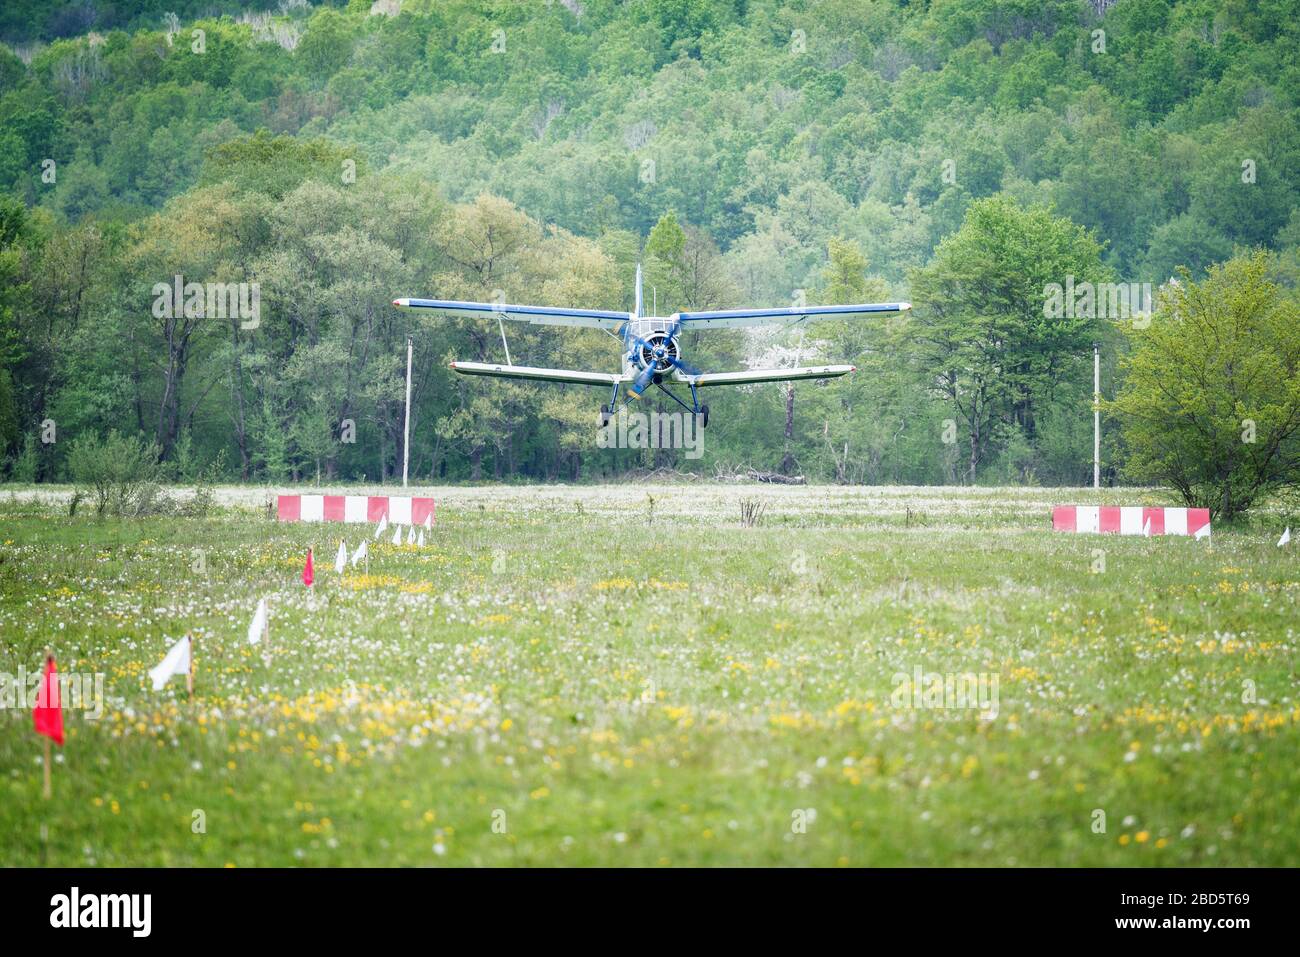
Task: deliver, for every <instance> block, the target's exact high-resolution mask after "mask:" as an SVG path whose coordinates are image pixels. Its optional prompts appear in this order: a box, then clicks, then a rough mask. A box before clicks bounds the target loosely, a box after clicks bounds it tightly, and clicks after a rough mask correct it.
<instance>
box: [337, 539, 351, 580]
mask: <svg viewBox="0 0 1300 957" xmlns="http://www.w3.org/2000/svg"><path fill="white" fill-rule="evenodd" d="M347 567H348V546H347V545H346V544H345V543H344V542H339V553H338V554H337V555H335V556H334V574H335V575H342V574H343V569H345V568H347Z"/></svg>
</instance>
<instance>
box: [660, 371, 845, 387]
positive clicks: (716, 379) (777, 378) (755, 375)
mask: <svg viewBox="0 0 1300 957" xmlns="http://www.w3.org/2000/svg"><path fill="white" fill-rule="evenodd" d="M855 371H857V370H856V368H855V367H854V366H796V367H794V368H790V369H749V370H747V371H745V372H705V373H702V374H700V375H697V376H689V375H685V374H683V373H681V372H678V373H677V374H676V375H675V376H674V378H675V379H677V381H679V382H694V383H695V384H696V385H697V386H701V385H744V384H745V383H747V382H785V381H786V380H788V379H833V378H834V377H835V376H837V375H847V374H848V373H850V372H855Z"/></svg>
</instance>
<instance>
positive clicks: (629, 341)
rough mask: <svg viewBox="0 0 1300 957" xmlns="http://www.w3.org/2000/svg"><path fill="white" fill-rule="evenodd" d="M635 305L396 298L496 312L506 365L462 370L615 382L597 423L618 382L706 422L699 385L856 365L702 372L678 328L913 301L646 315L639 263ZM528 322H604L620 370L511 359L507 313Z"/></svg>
mask: <svg viewBox="0 0 1300 957" xmlns="http://www.w3.org/2000/svg"><path fill="white" fill-rule="evenodd" d="M635 301H636V306H635V308H634V309H633V311H632V312H614V311H607V310H604V309H565V308H557V307H555V306H512V305H506V304H504V303H496V302H457V301H454V300H446V299H394V300H393V305H394V306H397V307H399V308H402V309H420V310H425V311H428V312H432V313H436V314H439V315H446V316H460V317H464V316H473V317H478V318H483V319H487V318H490V317H492V316H495V317H496V319H497V325H498V327H499V329H500V331H501V345H502V347H503V348H504V350H505V356H506V361H505V364H504V365H498V364H496V363H493V362H453V363H452V364H451V368H452V369H454V370H455V371H456V372H459V373H460V374H461V375H478V376H497V377H500V378H506V379H533V380H540V381H543V382H572V383H577V384H579V385H595V386H605V387H606V388H609V389H611V390H612V394H611V397H610V401H609V404H608V405H602V406H601V408H600V423H601V425H602V426H603V425H605V424H606V423H607V422H608V421H609V418H610V416H611V415H613V413H614V411H615V407H616V406H617V404H618V396H619V390H620V389H621V390H623V392H624V394H625V395H626V399H625V400H624V401H625V403H626V402H627V401H631V400H633V399H638V398H640V397H641V396H642V395H644V394H645V392H646V390H647V389H649V388H650V387H651V386H655V387H657V388H659V389H662V390H663V392H664V393H665V394H667V395H668V396H669V397H670V398H672V399H673V400H675V401H676V402H677V403H678V404H679V405H681V406H682V407H683V408H684V409H686V410H687V411H688V412H691V413H693V414H695V415H699V416H701V424H702V425H708V423H709V407H708V406H707V405H702V404H701V403H700V399H699V390H700V389H702V388H705V387H708V386H717V385H744V384H746V383H751V382H785V381H789V380H791V379H830V378H834V377H835V376H842V375H845V374H846V373H849V372H853V371H854V367H853V366H851V365H824V366H793V367H790V368H782V369H747V370H745V371H742V372H701V371H700V370H699V369H697V368H696V367H695V366H693V365H691V364H690V363H689V362H687V361H686V359H685V358H684V357H683V355H682V346H681V341H680V338H679V337H680V336H681V333H682V332H685V331H688V330H696V329H699V330H704V329H736V328H742V327H745V326H757V325H768V324H784V325H787V326H791V327H796V326H802V325H804V324H806V323H809V322H815V321H817V320H821V319H870V318H874V317H882V316H892V315H897V314H899V313H902V312H906V311H907V310H908V309H911V308H912V306H911V304H910V303H906V302H881V303H858V304H856V305H847V306H806V305H805V306H789V307H785V308H775V309H720V310H711V311H706V312H675V313H673V314H672V315H671V316H645V315H642V312H643V309H644V300H643V298H642V285H641V267H640V266H637V269H636V300H635ZM507 319H509V320H511V321H514V322H529V323H532V324H534V325H543V326H571V327H575V326H576V327H579V328H592V329H603V330H604V331H605V332H607V333H609V334H610V335H612V336H614V337H615V338H618V339H620V340H621V341H622V343H623V362H622V369H621V370H620V371H619V372H589V371H583V370H576V369H540V368H536V367H533V366H517V365H514V364H513V363H512V362H511V360H510V346H509V344H508V343H507V342H506V333H505V325H504V323H503V320H507ZM672 384H677V385H683V386H685V387H687V388H688V389H689V390H690V393H691V404H690V405H687V404H686V402H685V401H683V400H682V399H681V398H680V397H679V396H678V395H676V394H675V393H674V392H672V391H671V390H670V389H669V388H668V386H669V385H672Z"/></svg>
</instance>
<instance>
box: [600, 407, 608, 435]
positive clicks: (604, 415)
mask: <svg viewBox="0 0 1300 957" xmlns="http://www.w3.org/2000/svg"><path fill="white" fill-rule="evenodd" d="M609 416H610V408H609V406H607V405H602V406H601V407H600V427H601V428H602V429H603V428H604V427H605V426H607V425H609Z"/></svg>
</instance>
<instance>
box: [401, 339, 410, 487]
mask: <svg viewBox="0 0 1300 957" xmlns="http://www.w3.org/2000/svg"><path fill="white" fill-rule="evenodd" d="M411 348H412V346H411V337H410V336H407V337H406V425H405V426H404V428H403V430H402V488H406V478H407V473H408V472H409V471H410V468H411Z"/></svg>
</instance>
